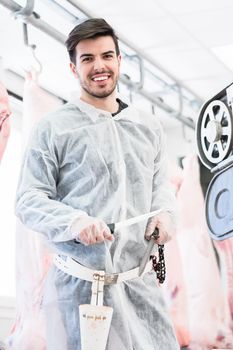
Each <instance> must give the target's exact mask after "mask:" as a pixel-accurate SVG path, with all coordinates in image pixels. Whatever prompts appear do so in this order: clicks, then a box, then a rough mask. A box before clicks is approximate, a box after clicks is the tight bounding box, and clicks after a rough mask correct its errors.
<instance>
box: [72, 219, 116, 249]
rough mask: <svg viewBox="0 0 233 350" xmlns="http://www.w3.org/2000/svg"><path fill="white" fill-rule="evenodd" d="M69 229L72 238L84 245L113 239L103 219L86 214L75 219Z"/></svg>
mask: <svg viewBox="0 0 233 350" xmlns="http://www.w3.org/2000/svg"><path fill="white" fill-rule="evenodd" d="M70 230H71V233H72V235H73V237H74V239H76V240H77V241H78V242H80V243H83V244H84V245H91V244H96V243H101V242H103V241H105V240H108V241H113V239H114V237H113V235H112V234H111V232H110V230H109V228H108V226H107V225H106V223H105V222H104V221H103V220H101V219H98V218H94V217H91V216H88V215H87V216H82V217H80V218H78V219H77V220H75V221H74V223H73V224H72V226H71V229H70Z"/></svg>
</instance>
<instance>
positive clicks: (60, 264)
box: [53, 255, 152, 285]
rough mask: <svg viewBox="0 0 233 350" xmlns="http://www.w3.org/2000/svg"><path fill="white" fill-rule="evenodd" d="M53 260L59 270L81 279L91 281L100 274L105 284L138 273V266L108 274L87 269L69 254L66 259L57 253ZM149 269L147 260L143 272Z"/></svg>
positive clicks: (135, 275)
mask: <svg viewBox="0 0 233 350" xmlns="http://www.w3.org/2000/svg"><path fill="white" fill-rule="evenodd" d="M53 262H54V264H55V265H56V267H57V268H58V269H60V270H61V271H63V272H65V273H67V274H69V275H71V276H74V277H76V278H80V279H81V280H85V281H90V282H93V280H94V279H95V278H96V276H101V277H102V278H103V277H104V284H105V285H109V284H116V283H120V282H123V281H127V280H130V279H133V278H136V277H138V274H139V267H136V268H134V269H132V270H128V271H125V272H121V273H110V274H109V273H106V272H105V271H101V270H92V269H89V268H88V267H85V266H83V265H81V264H79V263H78V262H77V261H75V260H74V259H72V258H70V257H69V256H67V257H66V260H64V259H63V258H61V257H60V256H59V255H54V258H53ZM151 270H152V262H151V261H148V263H147V265H146V268H145V270H144V272H143V274H145V273H146V272H149V271H151ZM143 274H142V275H143ZM142 275H141V276H142Z"/></svg>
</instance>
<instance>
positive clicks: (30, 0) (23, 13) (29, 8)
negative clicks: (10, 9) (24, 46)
mask: <svg viewBox="0 0 233 350" xmlns="http://www.w3.org/2000/svg"><path fill="white" fill-rule="evenodd" d="M34 5H35V0H27V1H26V5H25V7H22V8H21V10H19V11H16V12H14V16H15V18H17V19H18V18H20V19H22V20H23V21H26V20H27V17H29V16H31V15H32V14H33V10H34ZM34 15H35V16H37V15H36V14H34Z"/></svg>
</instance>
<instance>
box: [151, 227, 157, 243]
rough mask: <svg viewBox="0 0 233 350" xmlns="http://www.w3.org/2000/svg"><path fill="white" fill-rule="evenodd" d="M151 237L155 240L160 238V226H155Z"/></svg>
mask: <svg viewBox="0 0 233 350" xmlns="http://www.w3.org/2000/svg"><path fill="white" fill-rule="evenodd" d="M151 238H153V239H154V240H155V241H156V240H157V239H158V238H159V229H158V227H156V228H155V230H154V232H153V233H152V235H151Z"/></svg>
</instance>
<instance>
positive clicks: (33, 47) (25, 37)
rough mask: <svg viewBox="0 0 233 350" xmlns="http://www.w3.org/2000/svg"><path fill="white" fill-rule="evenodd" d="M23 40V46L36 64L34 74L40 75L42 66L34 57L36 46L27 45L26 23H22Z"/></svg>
mask: <svg viewBox="0 0 233 350" xmlns="http://www.w3.org/2000/svg"><path fill="white" fill-rule="evenodd" d="M23 39H24V44H25V46H26V47H28V48H29V49H30V51H31V53H32V56H33V58H34V60H35V61H36V63H37V64H38V69H36V73H37V74H40V73H41V72H42V64H41V62H40V61H39V59H38V57H36V53H35V50H36V45H35V44H31V45H30V44H29V41H28V27H27V23H25V22H23Z"/></svg>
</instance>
